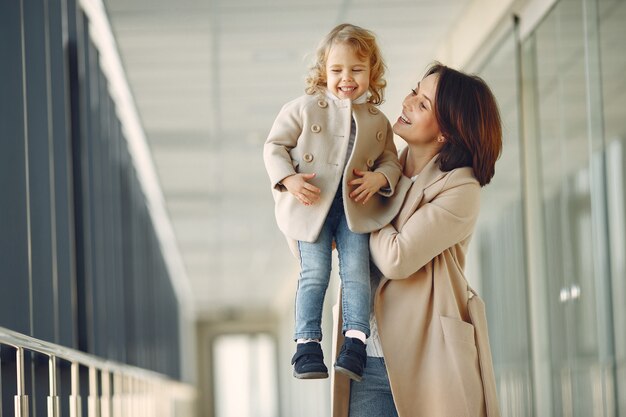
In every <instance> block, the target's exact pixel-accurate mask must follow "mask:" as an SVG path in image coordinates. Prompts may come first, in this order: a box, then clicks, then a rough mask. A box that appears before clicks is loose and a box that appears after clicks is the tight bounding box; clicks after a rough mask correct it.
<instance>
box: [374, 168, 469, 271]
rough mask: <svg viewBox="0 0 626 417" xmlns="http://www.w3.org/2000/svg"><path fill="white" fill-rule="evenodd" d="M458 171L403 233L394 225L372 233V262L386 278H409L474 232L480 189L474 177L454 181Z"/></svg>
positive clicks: (411, 219)
mask: <svg viewBox="0 0 626 417" xmlns="http://www.w3.org/2000/svg"><path fill="white" fill-rule="evenodd" d="M457 172H458V171H457ZM457 172H452V173H451V174H450V175H449V177H448V179H447V182H446V185H444V187H443V189H442V191H441V192H440V193H439V194H438V195H437V196H436V197H435V198H434V199H433V200H432V201H430V202H428V203H426V204H424V205H423V206H422V207H420V208H419V209H418V210H417V211H415V213H413V214H412V215H411V217H410V218H409V220H408V221H407V222H406V223H405V224H404V226H403V227H402V229H401V230H399V231H398V230H396V229H395V227H394V226H393V225H391V224H390V225H387V226H385V227H384V228H382V229H381V230H379V231H377V232H373V233H372V234H371V236H370V253H371V256H372V259H373V260H374V263H375V264H376V266H377V267H378V268H379V269H380V271H381V272H382V273H383V275H384V276H385V277H386V278H391V279H403V278H407V277H409V276H410V275H412V274H413V273H415V272H417V271H418V270H419V269H421V268H422V267H423V266H424V265H426V264H427V263H428V262H430V260H431V259H433V258H434V257H435V256H437V255H439V254H440V253H441V252H443V251H444V250H446V249H447V248H449V247H452V246H454V245H455V244H457V243H459V242H461V241H462V240H463V239H465V238H466V237H468V236H469V235H470V234H471V233H472V231H473V229H474V224H475V223H476V219H477V217H478V211H479V206H480V186H479V185H478V183H477V182H476V180H475V179H473V178H467V177H466V178H454V177H455V176H458V175H457ZM405 203H406V202H405Z"/></svg>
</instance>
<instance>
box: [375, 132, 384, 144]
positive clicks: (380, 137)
mask: <svg viewBox="0 0 626 417" xmlns="http://www.w3.org/2000/svg"><path fill="white" fill-rule="evenodd" d="M384 137H385V135H383V132H378V133H376V140H378V141H379V142H382V140H383V139H384Z"/></svg>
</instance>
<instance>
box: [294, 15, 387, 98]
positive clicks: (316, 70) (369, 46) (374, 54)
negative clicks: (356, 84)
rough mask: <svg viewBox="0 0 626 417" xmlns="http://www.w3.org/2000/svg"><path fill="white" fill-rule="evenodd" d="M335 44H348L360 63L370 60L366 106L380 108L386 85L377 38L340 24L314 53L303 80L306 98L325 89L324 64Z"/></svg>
mask: <svg viewBox="0 0 626 417" xmlns="http://www.w3.org/2000/svg"><path fill="white" fill-rule="evenodd" d="M336 43H347V44H349V45H351V46H352V47H353V48H354V51H355V52H356V54H357V56H358V57H359V58H361V59H363V60H365V59H367V58H369V62H370V85H369V92H370V97H369V98H368V100H367V101H368V102H369V103H372V104H376V105H379V104H381V103H382V102H383V100H384V89H385V86H386V85H387V81H385V79H384V78H383V76H384V75H385V70H386V66H385V61H384V60H383V57H382V55H381V53H380V49H379V48H378V44H377V43H376V36H375V35H374V34H373V33H372V32H370V31H369V30H367V29H363V28H361V27H359V26H355V25H351V24H349V23H343V24H341V25H339V26H337V27H335V28H334V29H333V30H331V31H330V33H329V34H328V35H326V37H325V38H324V39H322V41H321V42H320V44H319V46H318V48H317V52H316V62H315V64H314V65H313V66H312V67H311V68H310V72H309V75H308V76H307V77H306V89H305V90H304V91H305V92H306V93H307V94H316V93H320V92H322V91H323V90H324V89H325V88H326V87H327V84H326V82H327V80H326V60H327V58H328V52H329V51H330V48H331V46H333V44H336Z"/></svg>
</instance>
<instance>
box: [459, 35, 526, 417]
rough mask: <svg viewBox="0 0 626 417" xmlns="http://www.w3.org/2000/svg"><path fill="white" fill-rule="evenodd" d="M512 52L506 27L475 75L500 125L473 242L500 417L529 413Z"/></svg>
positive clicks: (516, 95) (512, 43)
mask: <svg viewBox="0 0 626 417" xmlns="http://www.w3.org/2000/svg"><path fill="white" fill-rule="evenodd" d="M516 56H517V52H516V43H515V36H514V32H513V31H511V32H510V33H509V34H508V35H506V36H505V38H504V40H503V41H502V43H501V44H500V45H499V46H498V47H497V48H496V50H495V51H494V53H493V54H492V55H491V56H490V57H489V58H488V59H487V61H486V62H485V64H484V66H483V67H482V69H481V70H480V72H479V73H478V74H479V75H480V76H481V77H482V78H483V79H484V80H485V81H486V82H487V84H489V86H490V87H491V89H492V91H493V93H494V95H495V96H496V99H497V101H498V106H499V108H500V112H501V118H502V124H503V150H502V155H501V157H500V159H499V160H498V162H497V164H496V175H495V177H494V178H493V180H492V182H491V183H490V184H489V185H488V186H486V187H485V188H484V189H483V191H482V202H481V214H480V219H479V222H478V231H477V233H476V241H475V243H474V245H475V246H474V248H475V249H474V250H476V249H478V250H479V251H480V253H479V256H478V258H479V259H478V263H479V266H478V269H479V270H480V272H479V273H478V277H477V278H479V280H480V291H481V294H482V296H483V298H484V299H485V302H486V304H487V313H488V320H489V333H490V338H491V340H492V350H493V352H492V353H493V358H494V366H495V372H496V379H497V383H498V393H499V400H500V404H501V408H502V415H503V417H506V416H526V415H531V414H532V385H531V383H532V382H531V372H530V369H531V354H530V350H531V348H530V337H529V332H528V316H529V314H528V302H527V301H528V298H527V291H526V282H527V279H526V268H525V253H524V228H523V208H522V189H521V184H522V179H521V167H520V161H521V159H520V152H521V149H520V140H519V92H518V89H517V86H518V71H517V58H516ZM472 278H473V277H470V279H472Z"/></svg>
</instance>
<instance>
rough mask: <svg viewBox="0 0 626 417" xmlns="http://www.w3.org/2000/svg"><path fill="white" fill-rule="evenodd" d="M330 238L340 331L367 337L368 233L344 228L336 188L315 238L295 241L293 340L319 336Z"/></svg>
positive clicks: (327, 277)
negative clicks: (336, 267) (335, 266)
mask: <svg viewBox="0 0 626 417" xmlns="http://www.w3.org/2000/svg"><path fill="white" fill-rule="evenodd" d="M333 240H334V241H335V243H336V245H337V252H338V253H339V277H340V278H341V292H342V297H341V308H342V313H343V328H342V331H343V332H344V333H345V332H346V331H347V330H360V331H362V332H363V333H365V335H366V336H367V337H369V334H370V328H369V317H370V282H369V280H370V265H369V233H353V232H352V231H350V229H349V228H348V223H347V220H346V215H345V211H344V208H343V198H342V195H341V187H339V190H338V191H337V193H336V194H335V198H334V200H333V203H332V205H331V207H330V211H329V212H328V216H326V220H325V222H324V225H323V226H322V230H321V232H320V235H319V237H318V238H317V241H315V242H313V243H308V242H302V241H299V242H298V249H299V251H300V279H299V280H298V290H297V292H296V308H295V310H296V330H295V336H294V339H296V340H297V339H320V340H321V339H322V307H323V305H324V296H325V294H326V289H327V288H328V282H329V280H330V271H331V264H332V244H333Z"/></svg>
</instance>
